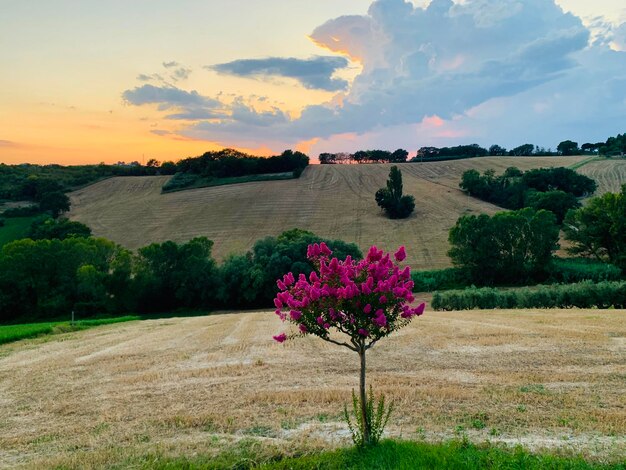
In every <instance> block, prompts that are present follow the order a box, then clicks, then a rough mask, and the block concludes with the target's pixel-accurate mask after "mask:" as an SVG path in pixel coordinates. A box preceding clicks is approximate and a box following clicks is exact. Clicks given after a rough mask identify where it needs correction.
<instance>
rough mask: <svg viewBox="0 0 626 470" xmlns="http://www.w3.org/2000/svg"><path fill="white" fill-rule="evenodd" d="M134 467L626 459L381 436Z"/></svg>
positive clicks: (247, 448) (557, 467)
mask: <svg viewBox="0 0 626 470" xmlns="http://www.w3.org/2000/svg"><path fill="white" fill-rule="evenodd" d="M134 463H135V465H134V468H151V469H169V470H173V469H189V470H191V469H222V468H224V469H225V468H237V469H252V468H259V469H290V470H296V469H302V470H304V469H329V470H332V469H337V470H339V469H341V470H350V469H354V470H357V469H380V470H382V469H399V470H403V469H406V470H409V469H410V470H413V469H440V468H445V469H464V470H465V469H476V470H478V469H501V470H504V469H511V470H513V469H515V470H518V469H525V470H537V469H540V470H544V469H545V470H548V469H549V470H588V469H598V470H599V469H606V470H608V469H611V470H624V469H626V462H619V463H613V464H601V463H593V462H588V461H585V460H584V459H583V458H580V457H560V456H556V455H551V454H531V453H530V452H528V451H526V450H524V449H523V448H521V447H518V448H515V449H508V448H504V447H498V446H494V445H489V444H485V445H474V444H471V443H469V442H468V441H465V440H463V441H452V442H446V443H441V444H429V443H425V442H408V441H395V440H386V441H383V442H381V443H380V444H379V445H378V446H376V447H372V448H366V449H357V448H345V449H339V450H335V451H329V452H316V453H311V454H306V455H301V456H297V457H290V458H288V457H284V455H281V453H280V451H279V450H275V451H274V452H271V451H268V450H265V451H263V450H262V449H261V448H260V446H259V445H258V444H254V443H251V442H246V441H242V442H240V443H239V444H238V445H237V446H236V447H235V448H234V449H233V450H230V451H227V452H225V453H223V454H220V455H219V456H217V457H212V458H209V457H204V456H194V457H192V458H178V459H172V458H167V457H161V456H146V457H145V459H142V461H141V462H134Z"/></svg>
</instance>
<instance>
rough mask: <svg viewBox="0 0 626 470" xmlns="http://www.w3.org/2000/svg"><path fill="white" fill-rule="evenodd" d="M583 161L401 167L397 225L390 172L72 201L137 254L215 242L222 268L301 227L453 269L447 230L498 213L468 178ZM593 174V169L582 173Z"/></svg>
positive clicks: (379, 169) (122, 186)
mask: <svg viewBox="0 0 626 470" xmlns="http://www.w3.org/2000/svg"><path fill="white" fill-rule="evenodd" d="M584 159H585V157H523V158H520V157H489V158H478V159H466V160H456V161H444V162H432V163H414V164H403V165H402V166H401V169H402V174H403V179H404V193H405V194H412V195H413V196H415V201H416V210H415V213H414V214H413V215H412V216H411V217H410V218H409V219H406V220H400V221H398V220H389V219H387V218H386V217H385V216H384V215H383V213H382V212H381V211H380V209H379V208H378V206H377V205H376V202H375V201H374V193H375V192H376V190H377V189H378V188H380V187H382V186H384V185H385V181H386V180H387V176H388V174H389V168H390V166H391V165H388V164H384V165H383V164H381V165H315V166H309V167H308V168H307V169H306V170H305V171H304V173H303V174H302V176H301V178H300V179H297V180H287V181H265V182H258V183H246V184H234V185H228V186H219V187H212V188H200V189H193V190H188V191H181V192H176V193H170V194H161V186H162V185H163V183H164V182H165V181H167V179H168V178H169V177H167V176H155V177H119V178H111V179H108V180H105V181H101V182H99V183H96V184H93V185H91V186H89V187H86V188H83V189H81V190H78V191H75V192H74V193H72V194H71V195H70V197H71V201H72V211H71V213H70V214H69V215H70V218H72V219H74V220H78V221H80V222H83V223H85V224H87V225H88V226H90V227H91V229H92V230H93V233H94V234H95V235H97V236H102V237H106V238H109V239H111V240H114V241H116V242H118V243H120V244H121V245H124V246H126V247H128V248H132V249H136V248H139V247H141V246H145V245H147V244H149V243H152V242H161V241H165V240H174V241H179V242H180V241H186V240H189V239H191V238H193V237H196V236H201V235H203V236H207V237H208V238H210V239H211V240H213V241H214V242H215V246H214V255H215V257H216V258H217V259H218V260H220V259H223V258H224V257H225V256H227V255H228V254H230V253H243V252H245V251H246V250H248V249H249V248H251V247H252V245H253V244H254V242H255V241H256V240H258V239H260V238H262V237H265V236H268V235H278V234H280V233H281V232H283V231H285V230H288V229H291V228H294V227H298V228H301V229H306V230H311V231H313V232H315V233H317V234H318V235H321V236H323V237H328V238H339V239H342V240H345V241H349V242H355V243H357V244H358V245H359V246H360V247H361V249H363V250H366V249H367V248H368V247H369V246H370V245H372V244H376V245H378V246H380V247H382V248H385V249H387V250H393V249H395V248H397V247H398V246H399V245H406V247H407V253H408V258H407V262H408V263H410V264H411V265H412V266H413V267H414V268H415V269H434V268H441V267H446V266H449V265H450V261H449V259H448V257H447V255H446V252H447V250H448V249H449V245H448V230H449V229H450V227H452V226H453V225H454V223H455V222H456V220H457V219H458V217H459V216H461V215H463V214H478V213H489V214H491V213H494V212H497V211H498V210H501V209H500V208H498V207H496V206H494V205H492V204H488V203H485V202H482V201H479V200H477V199H473V198H469V197H467V196H466V195H464V194H463V193H462V192H461V191H460V190H459V189H458V183H459V180H460V178H461V175H462V173H463V172H464V171H466V170H468V169H471V168H476V169H477V170H480V171H482V170H485V169H488V168H493V169H494V170H496V172H497V173H500V172H502V171H504V169H506V168H507V167H510V166H517V167H518V168H520V169H522V170H527V169H530V168H538V167H549V166H570V165H573V164H576V163H578V162H581V161H583V160H584ZM583 168H585V167H583Z"/></svg>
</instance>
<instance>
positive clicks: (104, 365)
mask: <svg viewBox="0 0 626 470" xmlns="http://www.w3.org/2000/svg"><path fill="white" fill-rule="evenodd" d="M280 329H281V324H280V322H279V320H278V319H277V318H276V317H275V315H273V314H272V313H271V312H256V313H240V314H224V315H213V316H208V317H195V318H180V319H176V318H174V319H166V320H152V321H143V322H132V323H124V324H118V325H113V326H104V327H101V328H97V329H92V330H87V331H83V332H78V333H70V334H67V335H60V336H56V337H52V338H48V339H47V340H42V339H38V340H26V341H22V342H19V343H13V344H9V345H4V346H0V466H5V467H12V468H13V467H16V466H19V465H24V466H28V467H30V468H41V467H46V466H53V465H64V466H75V467H81V468H84V467H87V466H90V465H102V466H107V465H111V464H112V463H115V462H118V461H120V459H124V458H127V457H129V456H131V455H143V454H146V453H150V452H153V453H154V452H160V453H163V454H167V455H180V454H185V455H188V456H189V455H192V453H193V452H202V453H209V454H210V453H211V452H216V451H218V450H219V449H220V448H221V447H223V446H227V445H231V444H232V443H233V442H234V441H237V440H240V439H243V438H246V437H248V438H250V437H252V438H254V439H260V440H261V441H262V442H263V443H265V444H268V445H277V446H283V447H289V448H294V447H299V448H303V447H306V446H308V447H320V446H333V445H339V444H345V443H346V442H347V433H346V428H345V425H344V424H343V423H342V422H341V419H340V414H341V409H342V404H343V403H344V402H347V401H348V400H349V397H350V390H351V389H352V388H353V387H356V386H357V383H358V378H357V371H358V369H357V367H358V364H357V362H358V361H357V357H356V354H354V353H352V352H351V351H348V350H344V349H342V348H339V347H337V346H333V345H329V344H327V343H324V342H322V341H321V340H318V339H316V338H307V339H303V340H299V341H293V342H288V343H286V344H285V345H279V344H276V343H274V342H273V341H272V340H271V339H270V337H271V335H272V334H275V333H276V332H278V331H280ZM368 368H369V369H368V374H369V375H368V377H369V380H370V383H372V385H373V386H374V388H375V390H376V391H377V392H384V393H385V394H386V395H387V396H388V397H391V398H393V399H395V400H396V403H397V411H396V412H395V414H394V416H393V418H392V421H391V424H390V426H389V431H390V433H391V434H392V435H396V436H402V437H404V438H409V439H417V438H425V439H428V440H440V439H447V438H452V437H455V436H459V435H461V434H467V435H468V436H469V438H470V439H472V440H474V441H484V440H487V439H489V440H492V441H502V442H506V443H510V444H513V443H521V444H523V445H525V446H527V447H529V448H531V449H535V450H536V449H539V448H552V449H561V450H564V451H575V452H579V451H580V452H582V453H583V454H585V455H586V456H590V457H595V458H600V459H605V458H606V459H615V458H618V457H620V456H621V457H623V456H624V455H625V453H626V311H617V310H605V311H597V310H526V311H524V310H520V311H488V312H487V311H469V312H446V313H436V312H427V314H426V315H424V316H423V317H421V318H419V319H417V320H415V321H414V322H413V323H412V324H411V326H409V327H408V328H406V329H404V330H403V331H401V332H399V333H396V334H394V335H393V336H392V337H391V338H389V339H388V340H386V341H383V342H381V343H380V344H378V345H377V346H376V347H375V348H374V349H372V350H371V351H370V352H369V353H368Z"/></svg>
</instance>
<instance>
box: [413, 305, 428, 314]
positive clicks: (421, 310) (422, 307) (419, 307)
mask: <svg viewBox="0 0 626 470" xmlns="http://www.w3.org/2000/svg"><path fill="white" fill-rule="evenodd" d="M425 309H426V304H425V303H424V302H422V303H421V304H419V305H418V307H417V308H416V309H415V315H417V316H420V315H421V314H422V313H424V310H425Z"/></svg>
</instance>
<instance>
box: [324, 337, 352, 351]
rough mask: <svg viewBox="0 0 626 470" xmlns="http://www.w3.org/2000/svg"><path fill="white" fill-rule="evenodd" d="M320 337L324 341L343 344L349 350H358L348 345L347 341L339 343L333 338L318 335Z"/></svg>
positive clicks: (338, 344)
mask: <svg viewBox="0 0 626 470" xmlns="http://www.w3.org/2000/svg"><path fill="white" fill-rule="evenodd" d="M320 338H322V339H323V340H324V341H328V342H329V343H333V344H336V345H337V346H345V347H346V348H348V349H350V350H351V351H354V352H358V349H357V348H354V347H352V346H350V345H349V344H348V343H340V342H339V341H335V340H334V339H330V338H324V337H321V336H320Z"/></svg>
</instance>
